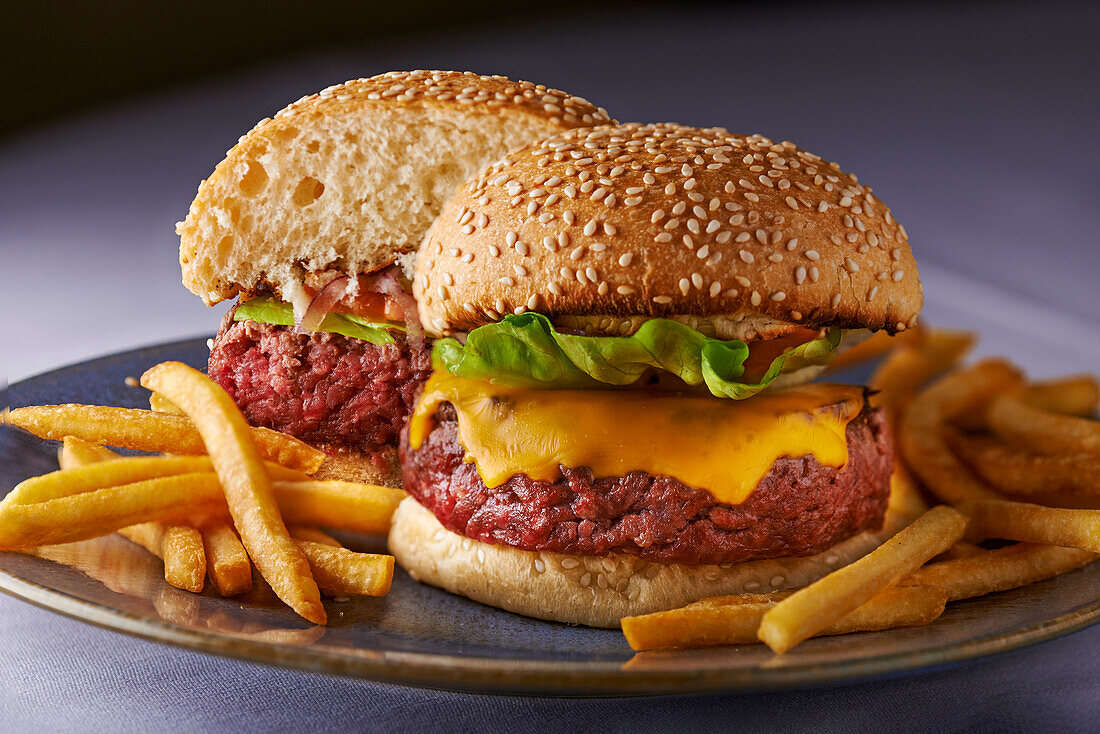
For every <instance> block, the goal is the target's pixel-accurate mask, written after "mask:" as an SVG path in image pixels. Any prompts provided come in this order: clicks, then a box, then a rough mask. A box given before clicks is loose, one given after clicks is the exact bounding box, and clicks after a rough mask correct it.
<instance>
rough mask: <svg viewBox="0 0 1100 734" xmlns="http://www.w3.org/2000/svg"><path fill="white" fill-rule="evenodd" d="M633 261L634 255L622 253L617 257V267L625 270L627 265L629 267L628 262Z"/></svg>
mask: <svg viewBox="0 0 1100 734" xmlns="http://www.w3.org/2000/svg"><path fill="white" fill-rule="evenodd" d="M633 259H634V253H631V252H626V253H623V254H622V255H620V256H619V265H621V266H623V267H624V268H625V267H626V266H627V265H630V262H631V261H632V260H633Z"/></svg>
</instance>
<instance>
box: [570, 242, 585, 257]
mask: <svg viewBox="0 0 1100 734" xmlns="http://www.w3.org/2000/svg"><path fill="white" fill-rule="evenodd" d="M582 257H584V245H577V246H576V247H574V248H573V251H572V252H570V253H569V259H570V260H580V259H581V258H582Z"/></svg>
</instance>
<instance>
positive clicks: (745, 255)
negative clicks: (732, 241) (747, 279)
mask: <svg viewBox="0 0 1100 734" xmlns="http://www.w3.org/2000/svg"><path fill="white" fill-rule="evenodd" d="M737 254H738V255H740V256H741V259H742V260H743V261H745V262H747V263H751V262H753V261H754V260H756V258H755V257H753V254H752V253H751V252H749V251H748V250H741V251H740V252H738V253H737Z"/></svg>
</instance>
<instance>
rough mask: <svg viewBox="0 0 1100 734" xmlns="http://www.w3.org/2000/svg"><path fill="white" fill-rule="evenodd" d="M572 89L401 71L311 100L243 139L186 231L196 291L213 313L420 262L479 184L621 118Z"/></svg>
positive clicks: (185, 262)
mask: <svg viewBox="0 0 1100 734" xmlns="http://www.w3.org/2000/svg"><path fill="white" fill-rule="evenodd" d="M609 119H610V118H608V116H607V113H606V112H605V111H604V110H602V109H600V108H597V107H595V106H594V105H592V104H591V103H589V102H587V101H585V100H583V99H580V98H578V97H573V96H571V95H569V94H566V93H565V92H561V91H558V90H555V89H548V88H546V87H545V86H542V85H536V84H532V83H531V82H523V81H512V80H509V79H507V78H505V77H501V76H492V77H489V76H479V75H477V74H473V73H470V72H454V71H414V72H391V73H388V74H382V75H379V76H374V77H371V78H369V79H358V80H354V81H349V82H346V83H344V84H340V85H337V86H333V87H329V88H328V89H325V90H323V91H322V92H320V93H318V94H312V95H309V96H307V97H303V98H302V99H300V100H298V101H297V102H295V103H294V104H292V105H290V106H289V107H287V108H285V109H284V110H282V111H281V112H279V113H278V114H276V115H275V116H274V118H270V119H265V120H262V121H261V122H260V123H259V124H257V125H256V126H255V127H254V128H253V129H252V131H251V132H249V133H248V134H247V135H245V136H243V137H242V138H241V139H240V141H239V142H238V143H237V145H235V146H234V147H233V148H232V149H231V150H230V151H229V152H228V153H227V154H226V157H225V159H224V160H223V161H222V162H221V163H219V164H218V166H217V168H215V170H214V172H213V173H212V174H211V175H210V177H209V178H208V179H207V180H205V181H203V182H202V184H201V185H200V186H199V191H198V194H197V196H196V197H195V200H194V202H193V203H192V204H191V208H190V211H189V212H188V214H187V218H186V219H185V220H184V221H183V222H180V223H179V224H178V225H177V233H178V234H179V235H180V265H181V266H182V269H183V282H184V285H186V286H187V287H188V288H189V289H190V290H191V291H192V292H194V293H195V294H196V295H199V296H201V297H202V299H203V300H204V301H205V302H206V303H207V304H208V305H213V304H215V303H218V302H219V301H223V300H226V299H229V298H232V297H234V296H236V295H237V294H238V293H253V292H258V291H262V290H269V291H272V292H274V293H276V294H277V295H278V296H280V297H281V298H283V300H287V301H291V302H294V303H295V304H296V305H298V304H299V303H301V302H302V301H303V299H304V298H305V297H304V296H303V295H302V292H303V288H302V284H303V278H304V276H305V275H306V274H307V273H310V272H319V271H325V270H333V271H339V272H342V273H344V274H348V275H357V274H360V273H367V272H371V271H374V270H377V269H379V268H382V267H385V266H387V265H389V264H391V263H392V262H394V260H395V258H397V257H399V256H400V255H402V254H404V253H409V252H411V251H413V250H414V249H415V248H416V246H417V245H418V244H419V243H420V240H421V238H422V236H423V234H424V232H425V231H426V230H427V229H428V226H429V225H430V224H431V222H432V220H434V219H435V217H436V215H437V214H438V213H439V210H440V208H441V207H442V205H443V202H444V201H446V200H447V199H448V198H449V197H450V196H451V195H452V194H453V193H454V191H455V190H456V189H457V188H458V186H459V185H460V184H461V183H462V182H463V181H465V180H466V179H468V178H470V177H472V176H474V175H475V174H477V172H478V171H479V170H481V168H483V167H484V166H485V165H487V164H489V163H491V162H493V161H495V160H497V159H499V158H501V157H502V156H503V155H504V154H505V153H507V152H508V151H510V150H513V149H515V148H518V147H521V146H523V145H525V144H527V143H530V142H531V141H533V140H536V139H538V138H542V137H546V136H547V135H553V134H556V133H561V132H564V131H566V130H569V129H571V128H574V127H578V126H586V125H593V124H601V123H606V122H608V121H609Z"/></svg>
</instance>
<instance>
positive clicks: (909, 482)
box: [888, 461, 928, 518]
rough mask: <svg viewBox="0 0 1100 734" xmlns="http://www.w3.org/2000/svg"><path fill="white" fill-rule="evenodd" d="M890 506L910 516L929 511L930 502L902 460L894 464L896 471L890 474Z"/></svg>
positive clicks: (918, 515) (913, 516)
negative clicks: (926, 500) (922, 493)
mask: <svg viewBox="0 0 1100 734" xmlns="http://www.w3.org/2000/svg"><path fill="white" fill-rule="evenodd" d="M888 507H889V509H892V510H895V511H897V512H900V513H902V514H903V515H905V516H906V517H908V518H916V517H920V516H921V515H923V514H924V513H925V512H927V511H928V503H927V502H925V501H924V497H923V496H922V495H921V492H920V489H919V488H918V487H917V484H916V482H915V481H914V480H913V475H912V474H910V473H909V470H908V469H906V468H905V465H904V464H902V463H901V462H900V461H899V462H897V463H896V464H895V465H894V473H893V474H892V475H890V500H889V505H888Z"/></svg>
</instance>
